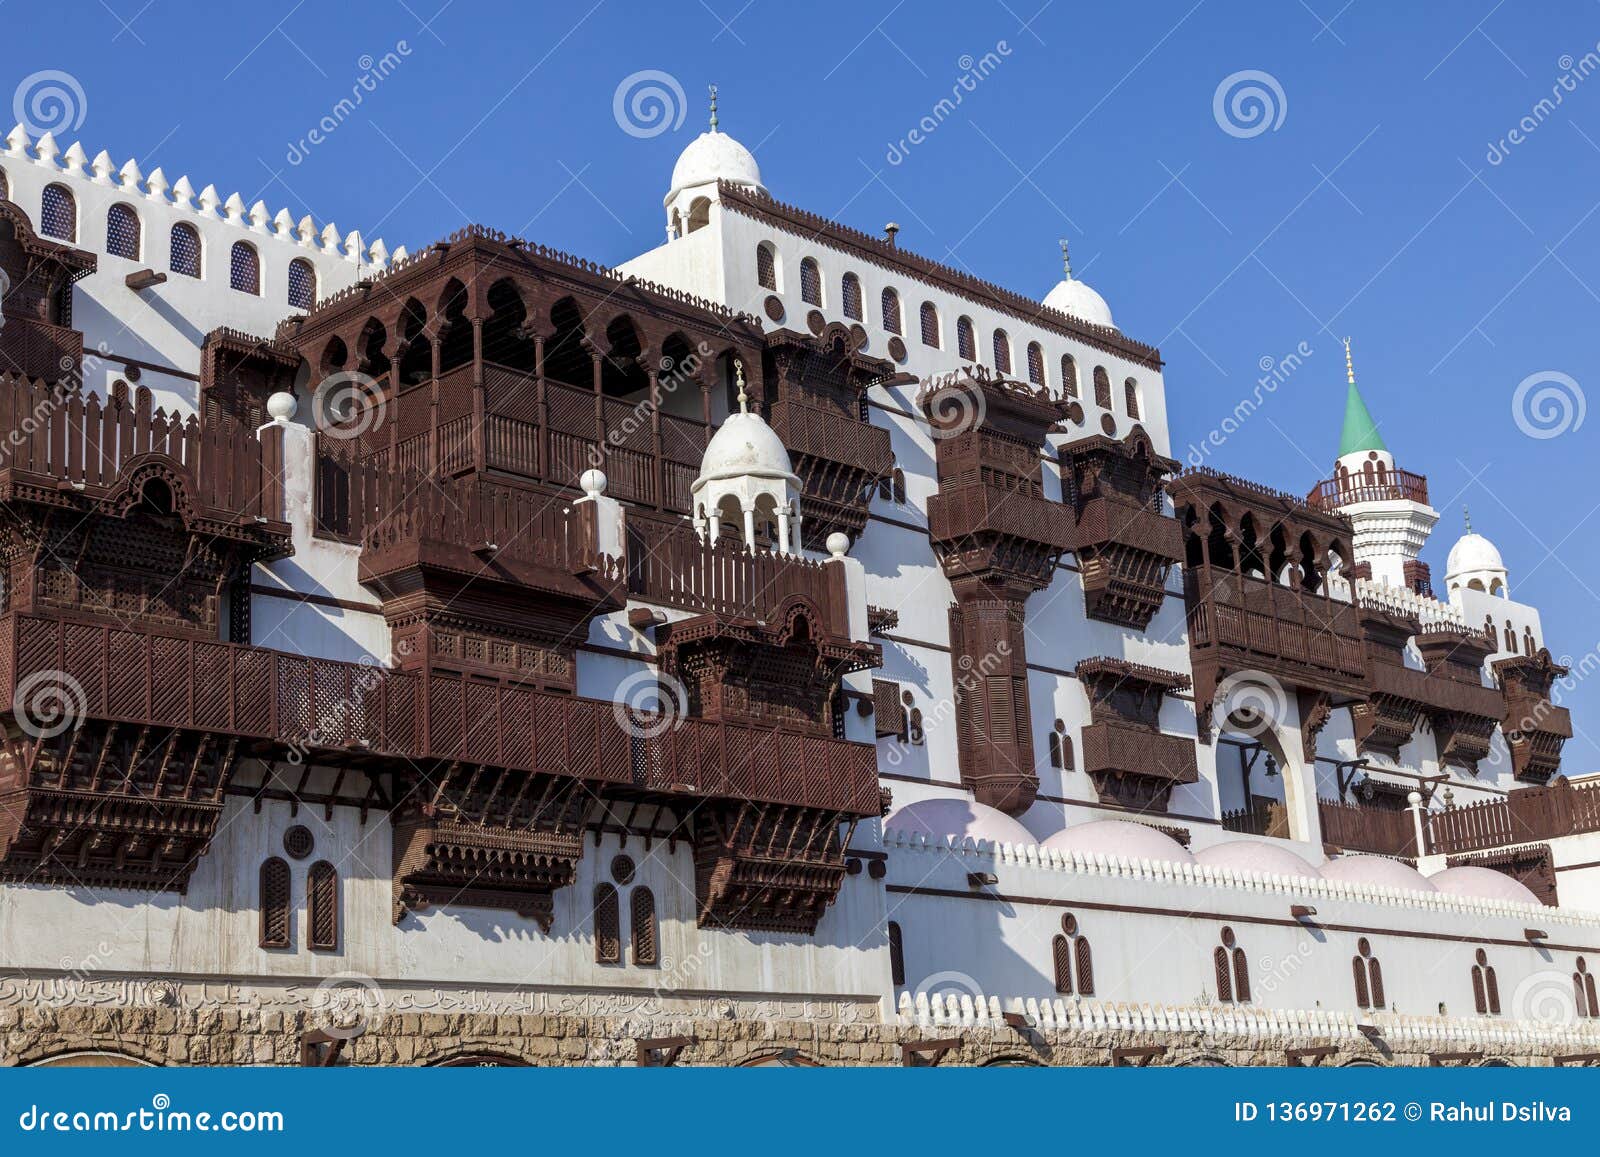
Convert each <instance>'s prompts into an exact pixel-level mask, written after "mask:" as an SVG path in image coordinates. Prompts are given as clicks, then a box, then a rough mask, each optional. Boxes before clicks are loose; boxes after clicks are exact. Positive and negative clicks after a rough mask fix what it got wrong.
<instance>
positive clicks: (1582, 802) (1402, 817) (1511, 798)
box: [1224, 780, 1600, 856]
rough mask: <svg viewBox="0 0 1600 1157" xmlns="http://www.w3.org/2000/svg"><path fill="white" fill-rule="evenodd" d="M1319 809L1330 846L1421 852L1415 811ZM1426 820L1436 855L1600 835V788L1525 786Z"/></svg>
mask: <svg viewBox="0 0 1600 1157" xmlns="http://www.w3.org/2000/svg"><path fill="white" fill-rule="evenodd" d="M1318 806H1319V808H1320V810H1321V813H1322V838H1323V840H1324V841H1325V842H1327V843H1330V844H1337V845H1338V846H1340V847H1343V848H1347V849H1351V850H1356V851H1364V852H1376V853H1378V854H1380V855H1388V856H1414V855H1415V854H1416V842H1417V841H1416V822H1415V820H1414V819H1413V818H1412V814H1411V811H1410V810H1409V809H1400V810H1391V809H1388V808H1373V807H1363V806H1361V805H1359V804H1344V803H1333V802H1330V801H1328V800H1319V801H1318ZM1423 822H1424V825H1425V827H1426V831H1427V838H1428V847H1427V851H1428V853H1429V854H1431V855H1455V854H1457V853H1461V852H1481V851H1486V850H1488V849H1490V848H1504V847H1510V846H1513V845H1516V844H1526V843H1539V842H1543V841H1545V840H1552V839H1559V838H1561V837H1562V836H1573V835H1580V834H1582V833H1584V832H1594V831H1600V784H1585V785H1582V786H1576V785H1574V784H1571V783H1569V782H1567V781H1566V780H1560V781H1558V782H1557V783H1554V784H1552V785H1551V786H1549V787H1538V788H1522V789H1519V790H1516V791H1512V792H1511V793H1510V794H1509V795H1507V796H1505V797H1504V798H1503V799H1491V800H1483V801H1481V802H1479V803H1472V804H1466V805H1463V806H1461V807H1450V808H1444V809H1442V810H1433V811H1427V812H1424V813H1423ZM1226 823H1227V817H1226V816H1225V817H1224V826H1226ZM1238 830H1244V829H1238Z"/></svg>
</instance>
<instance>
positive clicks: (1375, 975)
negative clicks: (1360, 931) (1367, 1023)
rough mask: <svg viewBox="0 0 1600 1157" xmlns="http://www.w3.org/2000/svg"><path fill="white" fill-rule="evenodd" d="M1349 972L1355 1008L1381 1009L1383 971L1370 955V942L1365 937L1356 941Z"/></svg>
mask: <svg viewBox="0 0 1600 1157" xmlns="http://www.w3.org/2000/svg"><path fill="white" fill-rule="evenodd" d="M1350 971H1351V974H1352V975H1353V976H1354V977H1355V982H1356V1007H1357V1008H1376V1009H1381V1008H1383V1006H1384V1003H1385V1002H1384V999H1383V969H1382V968H1380V967H1379V965H1378V961H1377V958H1376V957H1374V956H1373V955H1372V942H1371V941H1369V940H1368V939H1367V938H1366V937H1365V936H1363V937H1361V939H1359V940H1357V941H1356V954H1355V955H1354V956H1352V957H1351V958H1350Z"/></svg>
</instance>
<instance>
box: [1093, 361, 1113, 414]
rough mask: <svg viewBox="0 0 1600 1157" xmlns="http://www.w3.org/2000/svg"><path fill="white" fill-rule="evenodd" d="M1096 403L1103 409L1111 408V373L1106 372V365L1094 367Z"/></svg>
mask: <svg viewBox="0 0 1600 1157" xmlns="http://www.w3.org/2000/svg"><path fill="white" fill-rule="evenodd" d="M1094 404H1095V405H1097V406H1099V407H1100V408H1101V409H1102V410H1109V409H1110V408H1111V375H1109V374H1107V373H1106V368H1105V366H1095V368H1094Z"/></svg>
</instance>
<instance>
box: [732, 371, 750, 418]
mask: <svg viewBox="0 0 1600 1157" xmlns="http://www.w3.org/2000/svg"><path fill="white" fill-rule="evenodd" d="M733 380H734V381H735V382H737V383H738V386H739V412H740V413H741V414H748V413H749V412H750V395H749V394H747V393H745V392H744V363H743V362H741V361H737V360H736V361H735V362H734V363H733Z"/></svg>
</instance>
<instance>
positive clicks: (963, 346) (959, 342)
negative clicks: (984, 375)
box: [956, 317, 978, 362]
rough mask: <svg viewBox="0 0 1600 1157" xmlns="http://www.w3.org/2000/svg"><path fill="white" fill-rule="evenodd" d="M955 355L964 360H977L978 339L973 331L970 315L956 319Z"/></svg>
mask: <svg viewBox="0 0 1600 1157" xmlns="http://www.w3.org/2000/svg"><path fill="white" fill-rule="evenodd" d="M956 355H957V356H958V357H959V358H960V359H961V360H962V361H964V362H975V361H977V360H978V339H977V336H976V335H975V334H974V333H973V330H972V319H971V318H970V317H963V318H958V319H957V320H956Z"/></svg>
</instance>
